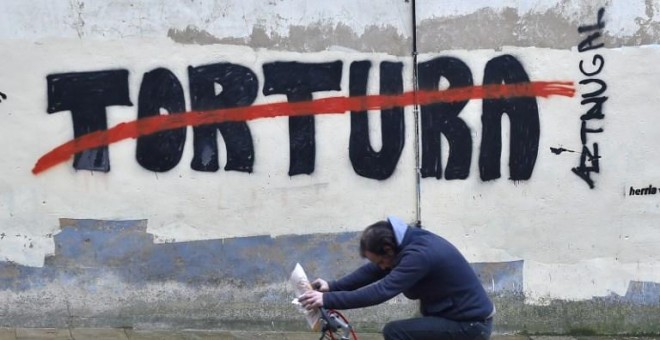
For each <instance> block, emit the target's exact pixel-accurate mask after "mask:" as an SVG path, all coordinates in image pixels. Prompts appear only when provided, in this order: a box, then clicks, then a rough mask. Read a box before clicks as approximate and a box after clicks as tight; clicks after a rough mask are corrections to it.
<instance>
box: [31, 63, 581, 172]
mask: <svg viewBox="0 0 660 340" xmlns="http://www.w3.org/2000/svg"><path fill="white" fill-rule="evenodd" d="M371 66H372V63H371V62H370V61H355V62H352V63H351V64H350V73H349V77H350V79H349V97H335V98H325V99H317V100H313V94H314V93H315V92H319V91H339V90H341V85H340V84H341V75H342V67H343V63H342V61H333V62H322V63H302V62H296V61H283V62H272V63H266V64H264V65H263V66H262V67H263V74H264V80H263V90H262V91H263V94H264V95H274V94H280V95H286V97H287V101H288V102H287V103H275V104H267V105H254V101H255V99H256V98H257V93H258V90H259V85H260V84H259V79H258V78H257V76H256V74H255V72H253V71H252V70H251V69H250V68H248V67H245V66H242V65H238V64H233V63H216V64H210V65H204V66H198V67H192V66H190V67H188V75H189V84H188V86H189V90H190V99H191V107H192V110H193V112H185V110H186V103H185V97H184V91H183V87H182V85H181V82H180V81H179V79H177V77H176V76H175V75H174V74H173V73H172V72H171V71H170V70H168V69H166V68H157V69H154V70H152V71H150V72H146V73H145V74H144V76H143V78H142V82H141V85H140V91H139V95H138V107H137V120H136V121H135V122H131V123H129V124H126V123H123V124H119V126H116V127H113V128H112V129H110V130H109V129H108V126H107V119H106V118H107V113H106V107H108V106H112V105H124V106H131V105H133V104H132V103H131V101H130V99H129V82H128V75H129V72H128V70H123V69H118V70H102V71H96V72H76V73H59V74H52V75H49V76H48V77H47V86H48V91H47V94H48V108H47V111H48V113H55V112H60V111H70V112H71V117H72V120H73V130H74V135H75V139H74V140H73V141H72V142H69V143H67V144H64V145H62V146H60V147H58V148H56V149H54V150H53V151H51V152H50V153H49V154H47V155H46V156H44V157H42V159H40V160H39V162H38V163H37V165H36V166H35V168H34V169H33V172H34V173H35V174H37V173H39V172H41V171H44V170H45V169H47V168H49V167H51V166H53V165H55V164H58V163H60V162H63V161H65V160H66V159H68V157H70V156H71V155H75V156H74V161H73V167H74V168H75V169H78V170H92V171H103V172H108V171H110V161H109V157H108V152H109V150H108V147H107V145H108V144H110V143H113V142H115V141H118V140H120V139H125V138H129V137H133V138H137V147H136V159H137V162H138V163H139V164H140V165H141V166H142V167H143V168H144V169H147V170H150V171H155V172H164V171H168V170H171V169H172V168H174V167H175V166H177V165H178V164H179V162H180V161H181V157H182V154H183V146H184V142H185V140H186V132H187V131H186V130H187V126H193V147H194V155H193V158H192V161H191V163H190V166H191V168H192V169H194V170H197V171H205V172H215V171H218V170H219V167H220V165H219V161H218V155H219V150H218V143H217V133H218V132H220V134H221V135H222V138H223V139H224V142H225V145H226V152H227V155H226V164H225V167H224V168H225V170H233V171H242V172H252V168H253V163H254V159H255V155H254V147H253V141H252V136H251V132H250V128H249V126H248V125H247V123H246V121H247V120H249V119H255V118H262V117H275V116H280V115H289V116H290V117H289V149H290V163H289V171H288V173H289V175H290V176H294V175H300V174H311V173H313V172H314V168H315V154H316V140H315V126H314V119H315V117H314V114H320V113H331V112H334V113H341V112H346V111H350V112H351V116H350V119H351V131H350V141H349V150H348V153H349V158H350V161H351V163H352V166H353V168H354V170H355V172H356V173H357V174H358V175H360V176H363V177H366V178H371V179H379V180H382V179H387V178H388V177H390V176H391V175H392V173H393V172H394V170H395V167H396V165H397V162H398V160H399V157H400V156H401V153H402V150H403V146H404V142H405V139H404V138H405V125H404V116H403V106H406V105H412V104H418V103H419V104H421V136H422V140H421V145H422V150H421V152H422V157H421V160H422V164H421V175H422V176H423V177H435V178H438V179H440V178H443V176H444V178H445V179H465V178H467V177H468V176H469V172H470V162H471V156H472V145H473V141H472V137H471V132H470V128H469V127H468V125H467V124H466V123H465V122H464V121H463V120H462V119H461V118H460V117H459V113H460V112H461V111H462V110H463V108H464V107H465V105H466V104H467V102H468V101H469V100H470V99H473V98H481V99H483V107H482V116H481V118H482V122H483V127H482V129H483V131H482V135H483V137H482V140H481V148H480V155H479V173H480V177H481V179H482V180H484V181H487V180H492V179H496V178H499V177H500V158H501V149H502V136H501V133H502V132H501V131H502V129H501V121H502V119H503V115H504V114H506V115H507V116H508V118H509V120H510V126H511V129H510V131H511V132H510V133H511V136H510V146H509V147H510V158H509V169H510V179H511V180H527V179H529V178H530V177H531V175H532V172H533V170H534V164H535V162H536V157H537V152H538V145H539V130H540V127H539V113H538V106H537V100H536V96H545V97H547V96H549V95H563V96H572V95H573V94H574V89H573V87H572V83H571V82H530V79H529V77H528V75H527V73H526V72H525V70H524V68H523V66H522V65H521V63H520V62H519V61H518V60H517V59H516V58H515V57H513V56H511V55H502V56H498V57H495V58H493V59H491V60H490V61H488V63H487V64H486V66H485V70H484V78H483V85H482V86H474V85H473V77H472V72H471V70H470V68H469V67H468V66H467V65H466V64H465V63H464V62H463V61H461V60H460V59H457V58H454V57H438V58H435V59H432V60H429V61H427V62H423V63H421V64H419V66H418V67H419V75H420V77H419V88H420V91H419V92H417V93H403V77H402V68H403V64H402V63H400V62H382V63H380V66H379V67H380V69H379V71H380V93H381V94H380V95H379V96H366V91H367V84H368V78H369V70H370V68H371ZM441 78H445V79H446V80H447V81H448V82H449V88H448V89H446V90H442V91H439V83H440V80H441ZM218 85H219V86H218ZM219 87H220V88H221V91H220V93H217V92H218V91H217V89H218V88H219ZM374 109H380V110H381V114H380V115H381V130H382V148H381V149H380V151H375V150H374V148H373V147H372V146H371V144H370V140H369V125H368V124H369V123H368V117H367V115H365V114H364V113H365V112H366V111H367V110H374ZM161 110H164V111H166V112H167V113H168V114H161ZM165 119H167V120H165ZM441 135H444V136H445V137H446V139H447V141H448V143H449V154H448V158H447V159H448V160H447V164H446V165H445V167H444V169H443V167H442V164H441V158H442V157H441V156H442V155H441ZM443 170H444V173H443Z"/></svg>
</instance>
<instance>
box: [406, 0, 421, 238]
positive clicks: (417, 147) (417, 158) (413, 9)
mask: <svg viewBox="0 0 660 340" xmlns="http://www.w3.org/2000/svg"><path fill="white" fill-rule="evenodd" d="M408 1H411V2H412V3H411V14H412V61H413V81H412V83H413V96H414V97H415V103H414V104H413V119H414V126H415V142H414V145H415V219H416V225H417V226H418V227H421V226H422V211H421V205H422V201H421V178H422V177H421V172H420V169H421V164H420V144H421V143H420V120H419V105H418V104H417V91H418V89H419V86H418V83H417V8H416V3H415V0H406V2H408Z"/></svg>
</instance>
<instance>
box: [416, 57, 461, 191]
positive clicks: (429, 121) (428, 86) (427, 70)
mask: <svg viewBox="0 0 660 340" xmlns="http://www.w3.org/2000/svg"><path fill="white" fill-rule="evenodd" d="M443 77H444V78H445V79H447V80H448V81H449V88H450V89H451V88H456V87H465V86H472V72H471V71H470V68H469V67H468V66H467V65H466V64H465V63H464V62H462V61H461V60H460V59H456V58H452V57H439V58H436V59H433V60H430V61H427V62H424V63H421V64H420V65H419V87H420V89H421V90H438V88H439V85H440V80H441V79H442V78H443ZM467 102H468V100H464V101H460V102H452V103H437V104H430V105H423V106H422V108H421V110H422V168H421V174H422V177H431V176H435V178H438V179H440V178H442V164H441V156H442V155H441V134H444V135H445V137H447V141H448V142H449V158H448V160H447V168H446V170H445V178H446V179H448V180H449V179H465V178H467V177H468V175H469V174H470V162H471V159H470V158H471V157H472V137H471V136H470V128H469V127H468V126H467V125H466V124H465V122H464V121H463V120H462V119H460V118H458V114H459V113H460V112H461V110H463V108H464V107H465V105H466V104H467Z"/></svg>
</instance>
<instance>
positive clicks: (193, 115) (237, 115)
mask: <svg viewBox="0 0 660 340" xmlns="http://www.w3.org/2000/svg"><path fill="white" fill-rule="evenodd" d="M552 95H556V96H565V97H573V95H575V87H574V84H573V82H570V81H547V82H545V81H535V82H529V83H519V84H501V85H483V86H469V87H461V88H453V89H447V90H442V91H417V93H415V92H413V91H411V92H405V93H402V94H398V95H369V96H357V97H331V98H322V99H315V100H310V101H305V102H294V103H289V102H284V103H272V104H259V105H252V106H245V107H236V108H229V109H220V110H209V111H191V112H184V113H181V114H169V115H158V116H151V117H147V118H142V119H138V120H134V121H131V122H126V123H120V124H117V125H116V126H114V127H112V128H110V129H108V130H102V131H95V132H92V133H88V134H85V135H83V136H80V137H78V138H75V139H73V140H70V141H68V142H66V143H64V144H62V145H60V146H58V147H56V148H54V149H53V150H51V151H49V152H48V153H46V154H45V155H43V156H41V158H39V160H38V161H37V163H36V164H35V165H34V168H33V169H32V173H33V174H35V175H36V174H39V173H41V172H43V171H46V170H48V169H49V168H52V167H54V166H55V165H58V164H60V163H62V162H65V161H67V160H68V159H69V158H71V157H72V156H73V155H75V154H77V153H80V152H82V151H85V150H88V149H94V148H98V147H102V146H106V145H110V144H112V143H115V142H118V141H121V140H124V139H128V138H137V137H140V136H145V135H150V134H153V133H156V132H160V131H165V130H172V129H177V128H182V127H186V126H200V125H207V124H214V123H222V122H228V121H248V120H253V119H258V118H273V117H282V116H288V117H295V116H307V115H316V114H338V113H345V112H349V111H366V110H382V109H390V108H393V107H404V106H408V105H415V104H417V105H428V104H433V103H439V102H444V103H450V102H459V101H465V100H470V99H496V98H511V97H544V98H547V97H549V96H552Z"/></svg>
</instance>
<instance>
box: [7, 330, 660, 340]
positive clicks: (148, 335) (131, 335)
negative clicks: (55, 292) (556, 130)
mask: <svg viewBox="0 0 660 340" xmlns="http://www.w3.org/2000/svg"><path fill="white" fill-rule="evenodd" d="M319 336H320V334H318V333H304V332H246V331H205V330H204V331H203V330H172V331H168V330H134V329H123V328H73V329H55V328H0V340H16V339H34V340H41V339H56V340H84V339H93V340H118V339H121V340H127V339H136V340H179V339H181V340H188V339H218V340H249V339H260V340H276V339H277V340H309V339H314V340H316V339H318V338H319ZM358 337H359V338H360V340H381V339H382V337H381V335H380V334H377V333H366V334H358ZM492 339H493V340H651V339H655V340H657V339H660V336H657V337H654V336H646V337H633V336H540V335H538V336H527V335H495V336H493V337H492Z"/></svg>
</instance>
